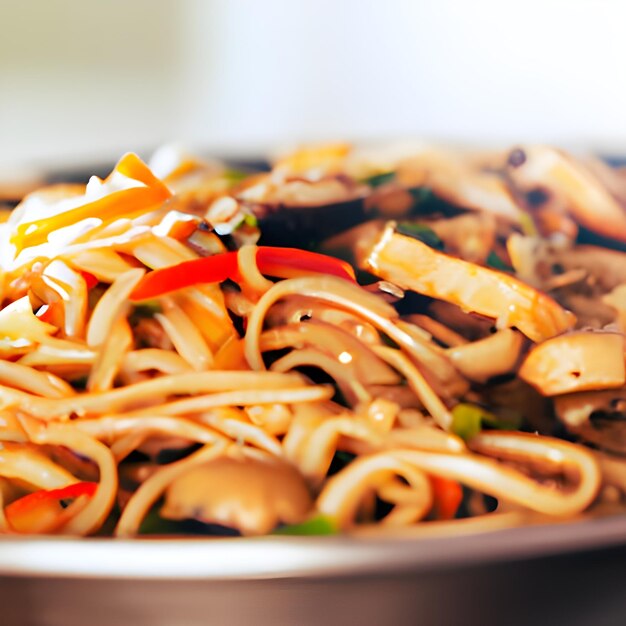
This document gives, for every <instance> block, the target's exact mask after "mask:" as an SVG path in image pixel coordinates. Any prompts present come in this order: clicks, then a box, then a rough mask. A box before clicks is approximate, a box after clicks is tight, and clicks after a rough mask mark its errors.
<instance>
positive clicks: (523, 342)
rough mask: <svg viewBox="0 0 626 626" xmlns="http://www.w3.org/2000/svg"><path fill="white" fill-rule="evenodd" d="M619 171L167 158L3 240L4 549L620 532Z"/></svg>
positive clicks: (390, 158)
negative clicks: (603, 523)
mask: <svg viewBox="0 0 626 626" xmlns="http://www.w3.org/2000/svg"><path fill="white" fill-rule="evenodd" d="M625 207H626V174H625V173H624V172H623V171H622V170H620V169H619V168H612V167H609V166H608V165H606V164H604V163H603V162H600V161H596V160H592V159H575V158H574V157H572V156H570V155H567V154H565V153H562V152H560V151H558V150H554V149H551V148H547V147H543V146H528V147H521V148H516V149H514V150H511V151H507V152H496V151H493V152H488V153H478V152H471V153H464V152H452V151H446V150H443V149H434V148H431V147H423V146H412V147H411V146H409V147H407V146H403V147H402V148H401V149H400V148H399V149H395V150H394V149H378V150H373V151H372V150H365V149H357V148H354V147H351V146H348V145H327V146H322V147H313V148H308V149H303V150H300V151H298V152H295V153H292V154H289V155H287V156H285V157H283V158H281V159H279V160H277V161H276V162H275V163H274V164H273V166H272V168H271V170H270V171H261V172H258V171H257V172H249V171H247V172H242V171H234V170H232V169H228V168H227V167H226V166H224V165H222V164H220V163H217V162H208V161H202V160H200V159H196V158H194V157H191V156H188V155H185V154H184V153H182V152H181V151H179V150H175V149H173V148H164V149H162V150H160V151H159V152H158V153H157V154H156V155H155V156H154V157H153V159H152V160H151V162H150V165H149V166H148V165H146V164H145V163H144V162H142V161H141V160H140V159H139V158H138V157H137V156H135V155H133V154H127V155H126V156H124V157H123V158H122V159H121V160H120V161H119V162H118V164H117V166H116V167H115V169H114V170H113V171H112V172H111V174H110V175H109V176H108V177H107V178H105V179H100V178H98V177H92V178H91V179H90V181H89V183H88V184H87V185H86V186H83V185H74V184H64V185H55V186H51V187H47V188H44V189H41V190H39V191H36V192H33V193H31V194H30V195H28V196H26V197H25V198H24V199H23V200H22V201H21V202H20V203H19V204H18V206H17V207H15V208H14V209H13V210H8V209H6V210H5V211H4V213H3V214H2V216H3V221H2V224H0V293H1V298H0V299H1V302H2V304H1V308H0V533H5V534H16V533H17V534H62V535H96V534H99V535H115V536H121V537H128V536H136V535H140V534H159V535H182V534H204V535H238V534H241V535H261V534H269V533H279V534H280V533H283V534H289V533H291V534H329V533H336V532H349V533H362V534H369V533H385V532H393V533H399V532H404V533H413V534H416V535H419V534H420V533H424V534H428V533H438V532H448V531H450V532H457V531H459V532H460V531H462V530H463V529H464V528H466V529H467V528H472V529H481V528H483V529H487V528H500V527H506V526H511V525H519V524H529V523H547V522H550V521H563V520H567V519H577V518H580V517H581V516H584V515H593V514H601V513H607V512H615V511H619V510H620V508H621V505H622V500H623V497H624V493H625V492H626V465H625V461H624V454H626V420H625V418H626V372H625V366H624V354H625V353H624V350H625V343H624V333H625V332H626V262H625V260H626V256H625V252H624V251H625V250H626V208H625Z"/></svg>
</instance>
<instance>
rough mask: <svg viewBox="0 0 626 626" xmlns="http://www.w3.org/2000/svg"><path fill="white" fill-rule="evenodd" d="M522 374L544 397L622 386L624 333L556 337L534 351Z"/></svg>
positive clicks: (521, 369)
mask: <svg viewBox="0 0 626 626" xmlns="http://www.w3.org/2000/svg"><path fill="white" fill-rule="evenodd" d="M519 376H520V378H521V379H522V380H525V381H526V382H527V383H529V384H530V385H532V386H533V387H535V389H537V390H538V391H539V393H541V394H543V395H544V396H555V395H558V394H562V393H572V392H575V391H589V390H592V389H612V388H616V387H621V386H622V385H623V384H624V382H625V381H626V372H625V368H624V335H622V334H621V333H608V332H584V331H580V332H573V333H569V334H566V335H562V336H560V337H555V338H554V339H551V340H549V341H546V342H544V343H542V344H541V345H539V346H537V347H536V348H534V349H533V350H531V352H530V353H529V355H528V356H527V357H526V360H525V361H524V363H523V364H522V366H521V368H520V370H519Z"/></svg>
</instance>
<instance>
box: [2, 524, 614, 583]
mask: <svg viewBox="0 0 626 626" xmlns="http://www.w3.org/2000/svg"><path fill="white" fill-rule="evenodd" d="M619 547H626V514H621V515H613V516H610V517H604V518H596V519H587V520H582V521H575V522H567V523H551V524H544V525H534V526H523V527H517V528H507V529H501V530H492V531H488V532H481V533H474V534H471V535H468V534H464V535H457V536H447V537H437V538H419V539H416V538H413V539H411V538H406V537H393V536H390V537H384V538H382V537H381V538H375V539H374V538H365V537H354V536H353V537H350V536H336V537H278V536H269V537H258V538H219V539H211V538H206V539H205V538H202V539H198V538H176V539H168V538H158V539H152V538H142V539H111V538H69V537H42V538H31V537H24V538H22V537H3V538H0V577H37V578H42V577H43V578H83V579H84V578H87V579H115V580H122V579H128V580H146V579H151V580H207V581H209V580H210V581H218V580H222V581H232V580H254V579H267V578H311V577H322V578H328V577H346V576H355V575H358V576H365V575H377V574H378V575H380V574H392V573H401V572H406V571H411V572H418V571H421V572H424V571H434V570H438V569H445V568H453V569H454V568H460V567H467V566H481V565H488V564H491V563H495V562H502V561H520V560H528V559H537V558H546V557H552V556H559V555H568V554H576V553H580V552H589V551H594V550H601V549H607V548H619Z"/></svg>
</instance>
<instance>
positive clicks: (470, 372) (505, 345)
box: [447, 328, 524, 383]
mask: <svg viewBox="0 0 626 626" xmlns="http://www.w3.org/2000/svg"><path fill="white" fill-rule="evenodd" d="M523 345H524V337H523V335H522V334H521V333H518V332H516V331H514V330H511V329H510V328H505V329H504V330H501V331H499V332H497V333H495V334H493V335H490V336H489V337H486V338H485V339H480V340H479V341H474V342H472V343H467V344H465V345H463V346H457V347H455V348H451V349H449V350H448V351H447V354H448V356H449V357H450V360H451V361H452V364H453V365H454V366H455V367H456V368H457V369H458V370H459V372H461V374H463V375H464V376H466V377H467V378H469V379H470V380H474V381H476V382H481V383H482V382H486V381H487V380H489V379H490V378H492V377H494V376H500V375H502V374H508V373H509V372H512V371H513V370H514V369H515V367H516V365H517V362H518V360H519V356H520V353H521V350H522V347H523Z"/></svg>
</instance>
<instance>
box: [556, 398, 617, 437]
mask: <svg viewBox="0 0 626 626" xmlns="http://www.w3.org/2000/svg"><path fill="white" fill-rule="evenodd" d="M554 410H555V412H556V415H557V417H558V418H559V419H560V420H561V421H562V422H563V423H564V424H565V425H566V426H567V427H568V428H569V429H574V428H577V427H579V426H582V425H583V424H584V423H585V422H587V421H589V418H590V417H591V414H592V413H612V412H614V411H621V412H622V413H625V414H626V388H621V389H609V390H605V391H585V392H582V393H572V394H568V395H565V396H559V397H558V398H554Z"/></svg>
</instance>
